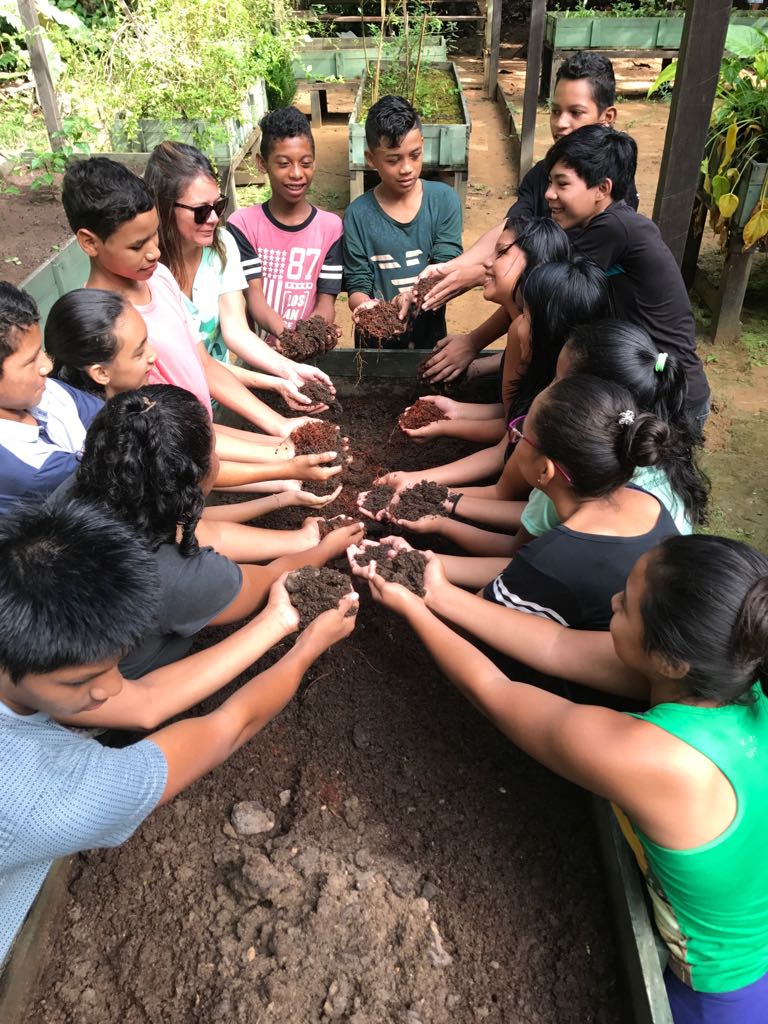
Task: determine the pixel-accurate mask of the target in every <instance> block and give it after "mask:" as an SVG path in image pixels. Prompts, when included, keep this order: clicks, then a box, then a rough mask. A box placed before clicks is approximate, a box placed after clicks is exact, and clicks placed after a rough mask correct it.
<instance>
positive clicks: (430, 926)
mask: <svg viewBox="0 0 768 1024" xmlns="http://www.w3.org/2000/svg"><path fill="white" fill-rule="evenodd" d="M395 357H397V358H395ZM363 358H364V361H365V366H364V370H365V373H366V374H369V373H376V372H378V369H379V368H380V367H381V366H383V365H385V364H386V365H388V366H389V367H390V369H392V370H395V369H397V370H398V371H399V374H398V375H400V376H403V375H406V376H408V377H409V378H412V374H413V372H414V371H415V366H416V363H417V361H418V359H419V354H418V353H416V352H413V353H391V352H390V353H380V354H379V353H364V355H363ZM323 365H324V367H325V368H327V369H328V370H329V371H330V372H331V373H333V375H334V376H335V377H338V378H339V379H338V381H337V382H338V384H339V389H340V394H341V397H342V400H343V404H344V417H343V418H342V421H341V422H342V426H343V430H344V432H345V433H346V434H348V435H349V436H350V439H351V442H352V448H353V452H354V454H355V456H356V461H357V466H358V469H357V472H358V473H359V474H361V476H360V479H363V478H364V476H365V475H368V476H369V477H370V475H372V474H373V473H374V472H376V471H377V470H381V469H385V468H391V467H393V466H398V467H400V468H404V469H413V468H417V467H418V466H421V465H424V459H425V454H424V449H423V448H420V447H418V446H415V445H412V444H411V443H410V442H408V441H407V440H406V439H404V438H403V437H402V436H401V435H400V432H399V431H395V432H394V433H392V425H393V424H394V423H395V422H396V419H397V415H398V413H399V412H401V411H402V409H403V408H404V407H405V405H407V404H409V403H410V402H411V401H412V400H413V399H414V398H415V397H416V395H417V394H418V391H417V390H416V388H415V387H414V385H413V383H412V381H411V380H409V381H402V382H400V383H399V384H398V383H397V382H395V381H393V380H391V379H390V380H386V381H383V382H377V381H375V380H372V379H369V378H368V377H366V378H365V381H364V383H363V384H362V385H360V386H358V385H357V384H356V383H355V379H356V378H357V367H356V356H355V353H354V352H339V351H336V352H333V353H330V354H329V355H328V356H327V357H326V358H325V360H324V361H323ZM342 373H344V374H345V375H346V376H347V378H348V379H347V380H346V381H343V380H342V379H341V374H342ZM466 450H467V449H466V446H464V445H463V444H462V443H461V442H456V441H441V442H440V443H439V445H436V446H435V451H434V453H432V452H430V457H433V456H434V458H435V459H437V460H440V461H442V460H444V459H450V458H455V457H457V456H459V455H461V454H463V453H464V452H465V451H466ZM329 514H333V508H332V507H329ZM303 515H304V512H303V510H298V509H292V510H282V511H281V512H280V513H276V514H274V515H273V516H271V517H268V518H266V519H264V520H262V523H263V525H267V526H275V527H278V526H284V527H287V526H292V525H296V523H297V522H298V521H299V520H300V519H301V518H302V516H303ZM359 589H360V591H361V597H362V600H361V610H360V614H359V617H358V624H357V628H356V630H355V633H354V634H353V635H352V637H351V638H350V639H349V640H347V641H346V642H344V643H343V644H339V645H338V646H337V647H335V648H334V649H333V650H332V651H331V652H330V653H329V654H328V655H326V656H324V658H323V659H322V660H321V661H320V662H318V664H317V665H316V666H314V667H313V668H312V669H311V670H310V672H309V673H308V678H307V680H306V681H305V683H304V684H303V687H302V690H301V693H300V695H299V696H298V697H297V698H296V699H294V700H293V701H292V702H291V703H290V704H289V705H288V707H287V708H286V709H285V711H284V712H283V713H282V714H281V716H280V717H279V718H278V719H277V720H276V721H275V722H273V723H272V724H270V725H269V726H268V727H267V729H266V730H265V731H264V733H263V734H262V735H261V736H260V737H257V738H256V740H255V741H254V742H252V743H251V744H249V745H248V746H246V747H245V748H244V749H243V750H241V751H239V752H238V753H237V754H236V755H235V756H234V757H233V758H232V759H231V760H230V761H229V762H228V763H227V764H225V765H222V766H221V767H220V768H219V769H217V770H216V771H215V772H214V773H213V774H212V775H210V776H208V777H207V778H206V779H203V780H201V781H200V782H199V783H197V784H196V785H195V786H194V787H193V788H191V789H190V790H189V791H188V792H187V793H184V794H182V795H181V796H180V797H178V798H176V799H175V800H174V801H172V802H171V803H170V804H169V805H168V806H167V807H164V808H161V809H160V810H159V811H158V812H156V813H155V814H153V815H152V816H151V818H150V819H149V820H148V821H147V822H146V823H145V824H144V825H143V826H142V827H141V828H140V829H139V830H138V831H137V833H136V835H135V836H134V837H132V839H131V840H130V841H129V842H128V843H127V844H126V845H125V846H124V847H122V848H120V849H117V850H105V851H94V852H92V853H88V854H84V855H81V856H79V857H77V858H75V864H74V870H73V873H72V875H71V877H70V878H69V880H68V893H67V895H66V897H65V901H64V905H63V907H61V909H59V911H58V914H57V916H56V919H55V922H54V926H53V928H52V930H51V931H50V932H49V934H48V936H44V937H43V939H41V941H40V945H39V946H37V947H36V948H34V956H35V962H36V964H38V965H40V967H41V969H42V972H43V977H42V981H41V982H40V983H39V984H37V985H35V986H34V987H33V986H32V984H31V982H30V985H29V987H28V988H27V990H26V991H25V993H24V995H25V997H26V1003H27V1007H26V1016H25V1017H24V1018H21V1017H19V1018H18V1022H17V1021H16V1020H14V1019H13V1018H5V1019H4V1020H5V1021H7V1024H20V1022H21V1020H22V1019H24V1020H25V1021H31V1020H34V1021H35V1022H36V1024H65V1022H70V1021H71V1022H74V1021H77V1024H103V1022H104V1021H107V1020H120V1021H121V1022H124V1024H143V1022H145V1021H146V1020H157V1021H160V1020H162V1021H163V1022H164V1024H187V1022H188V1021H190V1020H199V1021H205V1022H206V1024H208V1022H210V1024H230V1022H231V1024H245V1022H251V1021H256V1020H259V1019H261V1017H263V1016H265V1015H266V1017H265V1019H266V1018H268V1019H269V1020H270V1021H273V1022H274V1024H295V1022H299V1021H300V1022H301V1024H320V1022H323V1021H328V1020H334V1019H339V1020H344V1019H347V1020H349V1019H352V1020H355V1021H356V1022H357V1021H359V1022H361V1024H362V1022H364V1024H381V1022H383V1021H392V1022H395V1021H403V1022H408V1024H416V1022H417V1021H419V1022H424V1024H426V1022H427V1021H429V1022H430V1024H457V1022H462V1024H463V1022H465V1021H466V1022H469V1021H476V1020H483V1021H485V1022H487V1024H508V1022H511V1021H520V1022H522V1021H530V1022H532V1024H533V1022H534V1021H535V1022H541V1024H544V1022H550V1021H566V1020H568V1021H581V1022H584V1024H617V1022H618V1021H620V1020H622V1021H623V1020H626V1019H628V1014H629V1019H634V1020H635V1021H638V1022H640V1021H642V1024H651V1022H653V1024H668V1021H669V1018H668V1017H664V1016H663V1014H660V1013H659V1014H657V1013H654V1012H653V1009H652V1008H651V1009H648V1005H646V1007H645V1010H642V1009H641V1011H638V1008H637V1007H638V1005H640V1004H642V1003H643V1001H645V1003H646V1004H648V993H649V992H652V993H654V994H655V996H656V997H658V995H659V991H660V990H659V984H660V974H659V970H658V961H655V962H654V958H653V956H652V955H649V950H651V951H652V946H653V939H652V936H651V933H650V930H649V929H648V921H647V916H646V913H645V906H644V903H643V901H642V896H641V895H640V894H639V891H638V890H637V888H636V886H635V888H634V889H632V890H631V892H630V896H629V900H630V902H629V903H627V896H626V892H627V889H626V888H625V887H624V886H623V885H622V884H621V881H619V884H618V887H617V888H618V890H619V892H620V893H621V894H624V895H621V896H620V900H623V901H624V911H622V914H623V915H624V917H625V918H626V920H624V923H623V924H622V923H619V931H620V932H622V931H623V932H624V934H625V935H629V936H639V937H640V940H641V941H640V943H638V941H637V939H633V940H632V941H633V942H634V943H635V944H634V945H631V946H630V949H635V948H641V949H642V954H643V957H644V959H643V958H642V957H641V958H640V960H638V959H637V958H635V959H631V958H630V959H629V960H627V961H625V959H624V957H623V956H622V959H621V960H619V959H617V957H616V954H615V940H614V933H613V924H614V920H613V917H612V914H611V911H610V909H609V905H608V902H607V896H606V889H605V881H604V877H603V869H602V868H601V866H600V864H599V861H598V853H597V846H596V843H595V835H594V831H593V825H592V820H591V815H590V800H589V798H588V797H587V796H586V795H585V794H584V793H583V792H582V791H580V790H578V789H576V788H574V787H573V786H571V785H569V784H568V783H566V782H565V781H563V780H562V779H559V778H558V777H556V776H554V775H553V774H551V773H549V772H547V771H546V770H545V769H543V768H542V767H540V766H539V765H537V764H536V763H535V762H533V761H532V760H531V759H530V758H528V757H527V756H525V755H523V754H521V753H520V752H519V751H518V750H516V748H515V747H514V746H513V745H511V744H510V743H509V742H508V741H507V740H506V739H505V738H504V737H503V736H501V735H500V734H499V733H498V732H497V731H496V730H495V729H494V728H493V727H492V726H491V725H490V723H488V722H487V721H486V720H485V719H483V718H482V717H481V716H480V715H479V714H477V713H476V712H475V711H474V710H473V709H472V708H471V706H470V705H468V704H467V702H466V701H464V700H463V699H462V698H461V697H460V696H459V695H458V694H457V693H456V692H455V691H454V690H453V689H452V688H451V687H450V686H449V685H448V684H447V683H446V682H445V680H443V679H442V678H441V676H440V673H439V672H437V670H436V669H435V666H434V664H433V663H432V661H431V659H430V658H429V657H428V655H427V654H426V653H425V651H424V650H423V648H422V647H421V645H420V644H419V643H418V642H417V641H416V640H415V639H414V637H413V636H412V635H411V634H410V632H409V631H408V630H407V629H406V628H405V627H404V625H403V623H402V621H401V620H400V619H398V618H397V617H395V616H393V615H391V614H389V613H388V612H386V611H384V610H382V609H381V608H380V607H379V606H376V605H374V604H373V603H372V602H371V600H370V599H369V597H368V595H367V593H366V592H365V587H364V586H362V585H361V586H360V588H359ZM222 633H223V631H221V630H217V631H216V632H215V634H213V635H211V634H209V636H208V638H207V639H209V640H212V639H218V638H219V637H220V636H221V635H222ZM280 653H282V649H278V650H276V651H274V652H270V653H269V654H267V655H266V656H265V658H264V659H262V660H261V662H260V666H259V667H260V668H266V667H267V666H268V665H269V664H271V663H272V662H273V661H274V660H275V659H276V657H278V656H279V654H280ZM249 674H250V673H249ZM219 699H220V698H219ZM219 699H214V700H212V701H209V702H206V704H204V705H203V706H202V707H201V708H200V712H201V713H205V712H206V711H207V710H210V708H211V707H212V706H215V705H216V704H217V703H218V702H219ZM241 801H259V802H260V803H261V804H262V805H263V806H264V807H266V808H268V809H269V810H271V811H272V812H273V814H274V817H275V819H276V824H275V827H274V828H273V830H272V832H271V833H270V834H267V835H254V836H242V835H238V834H237V833H235V832H234V830H233V828H232V826H231V824H230V814H231V812H232V809H233V806H234V805H235V804H237V803H238V802H241ZM603 806H607V805H603ZM607 827H608V830H609V835H610V836H611V837H612V839H611V844H612V848H611V849H610V850H609V851H608V852H609V856H610V858H611V864H613V865H616V864H620V865H622V867H621V868H616V867H614V869H613V875H614V877H617V872H618V876H621V874H622V872H623V871H626V870H629V871H630V877H634V878H635V879H636V873H635V875H634V876H632V874H631V872H632V871H634V870H635V869H634V868H633V867H632V865H631V862H630V861H629V860H628V856H627V850H626V848H625V847H624V846H623V845H622V844H621V841H620V840H619V838H618V834H617V833H616V830H615V826H613V824H612V823H611V822H610V821H609V822H608V826H607ZM611 844H609V845H611ZM66 882H67V880H66V879H65V880H64V882H63V883H62V884H66ZM630 888H631V887H630ZM628 922H631V923H628ZM632 924H634V929H635V930H634V931H633V929H632ZM627 928H628V929H629V930H628V931H627V930H626V929H627ZM649 943H650V945H649ZM57 951H58V952H57ZM62 951H63V952H62ZM28 959H29V956H28ZM625 962H631V963H632V969H633V970H634V971H635V975H634V977H635V981H636V982H637V985H636V989H637V991H638V992H639V993H640V995H639V999H640V1004H636V1003H635V1001H634V999H628V998H627V994H626V992H625V989H624V986H623V985H622V984H621V981H620V980H619V979H620V976H621V972H622V970H623V966H624V964H625ZM638 963H640V964H641V965H642V966H638ZM13 966H14V965H13V964H12V967H13ZM631 990H632V987H631V986H630V991H631ZM661 992H662V994H663V989H662V990H661ZM267 1006H269V1007H270V1008H269V1010H267ZM630 1007H632V1008H633V1009H630ZM633 1010H634V1012H633ZM662 1010H663V1004H662ZM646 1011H647V1012H646Z"/></svg>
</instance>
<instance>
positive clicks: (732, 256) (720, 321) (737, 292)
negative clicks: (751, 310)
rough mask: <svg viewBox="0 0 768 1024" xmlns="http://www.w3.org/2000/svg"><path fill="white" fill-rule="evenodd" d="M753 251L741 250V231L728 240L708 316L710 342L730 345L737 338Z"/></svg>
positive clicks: (739, 332) (731, 235)
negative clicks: (714, 306) (715, 298)
mask: <svg viewBox="0 0 768 1024" xmlns="http://www.w3.org/2000/svg"><path fill="white" fill-rule="evenodd" d="M753 256H754V249H749V250H747V252H744V250H743V244H742V240H741V232H740V231H738V232H733V233H732V234H730V235H729V237H728V250H727V254H726V257H725V263H724V264H723V270H722V273H721V274H720V289H719V295H718V308H717V309H716V310H714V311H713V314H712V341H713V342H715V344H720V343H721V342H724V343H726V344H730V343H731V342H733V341H737V340H738V339H739V337H740V335H741V308H742V306H743V305H744V296H745V294H746V291H747V285H748V284H749V272H750V270H751V269H752V259H753Z"/></svg>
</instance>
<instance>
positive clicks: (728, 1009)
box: [664, 969, 768, 1024]
mask: <svg viewBox="0 0 768 1024" xmlns="http://www.w3.org/2000/svg"><path fill="white" fill-rule="evenodd" d="M664 982H665V984H666V986H667V995H668V996H669V1005H670V1007H671V1009H672V1019H673V1020H674V1022H675V1024H762V1022H764V1021H768V974H764V975H763V976H762V978H758V979H757V981H753V982H752V984H751V985H745V986H744V988H737V989H736V990H735V991H734V992H694V991H693V989H692V988H689V987H688V985H686V984H685V983H684V982H682V981H680V979H679V978H678V977H677V976H676V975H675V974H673V973H672V971H670V970H669V969H667V970H666V971H665V972H664Z"/></svg>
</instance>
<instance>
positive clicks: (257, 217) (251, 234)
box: [227, 107, 343, 337]
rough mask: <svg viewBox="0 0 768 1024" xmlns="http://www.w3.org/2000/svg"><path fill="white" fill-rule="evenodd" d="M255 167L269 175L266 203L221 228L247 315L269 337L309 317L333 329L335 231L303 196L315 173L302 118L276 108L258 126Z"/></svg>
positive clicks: (337, 264)
mask: <svg viewBox="0 0 768 1024" xmlns="http://www.w3.org/2000/svg"><path fill="white" fill-rule="evenodd" d="M260 127H261V155H260V157H259V163H260V165H261V167H262V169H263V170H264V171H266V173H267V175H268V176H269V183H270V185H271V187H272V196H271V198H270V199H268V200H267V202H266V203H262V204H261V205H259V206H251V207H249V208H248V209H244V210H236V211H235V212H234V213H233V214H232V216H231V217H230V218H229V220H228V222H227V228H228V230H229V231H230V232H231V233H232V235H233V236H234V238H235V241H236V242H237V246H238V249H239V250H240V259H241V261H242V265H243V270H244V272H245V277H246V280H247V282H248V293H247V300H248V311H249V312H250V314H251V316H252V318H253V320H254V322H255V323H256V324H257V326H258V327H260V328H261V330H262V331H263V333H265V334H272V335H274V336H275V337H279V335H280V334H281V333H282V332H283V330H284V328H285V327H286V326H292V325H294V324H295V323H296V321H297V320H305V319H306V318H307V317H310V316H312V315H313V314H315V313H316V314H319V315H320V316H322V317H324V318H325V319H326V320H327V321H328V323H333V321H334V317H335V310H334V305H335V302H336V296H337V295H338V294H339V292H340V291H341V274H342V248H341V236H342V233H343V227H342V223H341V218H339V217H337V216H336V214H335V213H328V212H327V211H326V210H318V209H317V207H315V206H312V205H311V203H309V202H307V199H306V193H307V189H308V188H309V186H310V185H311V184H312V178H313V177H314V174H315V141H314V139H313V138H312V132H311V130H310V127H309V122H308V121H307V119H306V117H305V116H304V115H303V114H302V113H300V112H299V111H298V110H296V108H295V107H282V108H281V109H279V110H273V111H272V112H271V113H269V114H267V115H266V117H264V118H263V119H262V121H261V125H260Z"/></svg>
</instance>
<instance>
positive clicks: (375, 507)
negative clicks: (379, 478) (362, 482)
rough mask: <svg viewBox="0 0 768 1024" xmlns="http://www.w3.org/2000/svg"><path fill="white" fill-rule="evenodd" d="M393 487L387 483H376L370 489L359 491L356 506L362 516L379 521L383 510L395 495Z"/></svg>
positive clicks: (382, 516) (382, 515)
mask: <svg viewBox="0 0 768 1024" xmlns="http://www.w3.org/2000/svg"><path fill="white" fill-rule="evenodd" d="M395 493H396V492H395V489H394V487H391V486H390V485H389V484H381V483H376V481H374V485H373V487H372V488H371V489H370V491H361V492H360V493H359V494H358V496H357V507H358V508H359V509H360V512H361V514H362V515H364V516H368V518H369V519H375V520H378V521H381V520H382V519H383V518H384V514H383V513H384V511H385V510H386V509H387V508H388V507H389V503H390V502H391V500H392V498H393V497H394V496H395Z"/></svg>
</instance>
